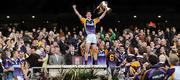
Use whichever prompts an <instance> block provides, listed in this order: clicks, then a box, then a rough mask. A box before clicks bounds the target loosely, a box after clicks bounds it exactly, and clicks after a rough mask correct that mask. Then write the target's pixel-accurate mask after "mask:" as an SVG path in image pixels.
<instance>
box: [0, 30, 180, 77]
mask: <svg viewBox="0 0 180 80" xmlns="http://www.w3.org/2000/svg"><path fill="white" fill-rule="evenodd" d="M56 31H58V30H56ZM56 31H51V30H46V28H42V29H35V28H33V29H32V31H23V30H20V31H18V30H16V28H8V30H7V32H3V33H2V32H0V70H1V71H0V72H1V74H0V78H4V79H6V80H12V79H16V80H24V79H26V80H28V74H29V69H31V68H32V67H42V66H47V65H72V64H74V62H73V60H72V59H73V56H81V57H82V58H83V56H84V44H85V38H86V37H85V36H86V35H85V33H84V32H83V30H82V31H76V32H70V31H69V32H64V31H63V30H62V29H60V30H59V32H56ZM77 32H78V33H77ZM120 32H123V34H118V33H120ZM96 36H97V40H98V43H97V45H98V52H99V53H100V52H101V53H104V54H105V57H106V64H107V65H110V66H111V65H113V66H120V67H122V68H125V72H124V75H125V76H126V77H127V78H131V79H136V80H163V79H174V80H179V79H180V78H179V77H178V75H180V73H179V72H180V71H179V72H178V70H180V69H179V68H180V66H179V65H180V63H179V58H180V34H178V33H177V32H176V29H175V27H170V28H166V29H165V30H161V29H149V28H143V29H140V28H138V27H134V29H128V28H127V29H124V30H120V31H117V30H113V29H111V28H109V29H108V31H105V30H103V27H101V29H100V31H99V32H97V33H96ZM111 54H113V56H112V55H111ZM82 61H83V59H82ZM82 64H83V63H82ZM38 71H39V70H37V71H36V72H38Z"/></svg>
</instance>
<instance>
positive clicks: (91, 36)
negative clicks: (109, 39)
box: [72, 2, 109, 65]
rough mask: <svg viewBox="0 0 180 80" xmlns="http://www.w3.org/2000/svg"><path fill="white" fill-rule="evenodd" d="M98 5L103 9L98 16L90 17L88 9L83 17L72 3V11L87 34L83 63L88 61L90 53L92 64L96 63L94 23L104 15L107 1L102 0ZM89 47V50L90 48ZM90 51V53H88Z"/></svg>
mask: <svg viewBox="0 0 180 80" xmlns="http://www.w3.org/2000/svg"><path fill="white" fill-rule="evenodd" d="M100 5H102V6H100ZM100 5H99V6H98V7H99V8H101V9H103V13H102V14H101V16H100V17H97V18H94V19H92V13H91V12H90V11H87V12H86V15H85V17H83V16H82V15H81V14H80V13H79V12H78V11H77V9H76V5H73V6H72V7H73V9H74V12H75V13H76V15H77V16H78V17H79V19H80V21H81V23H82V24H83V26H84V30H85V32H86V34H87V37H86V40H85V53H84V57H85V64H86V65H87V63H88V55H89V54H90V53H91V57H93V64H97V55H98V52H97V49H98V48H97V39H96V24H97V23H98V22H100V20H101V19H103V17H104V16H105V15H106V13H107V11H108V10H107V9H109V8H108V7H107V3H105V2H102V3H101V4H100ZM90 47H91V50H90ZM89 52H90V53H89Z"/></svg>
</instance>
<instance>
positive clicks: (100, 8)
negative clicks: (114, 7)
mask: <svg viewBox="0 0 180 80" xmlns="http://www.w3.org/2000/svg"><path fill="white" fill-rule="evenodd" d="M95 10H98V14H101V13H103V12H104V11H105V10H107V12H108V13H109V12H111V8H109V7H108V3H107V1H102V2H101V3H100V4H99V5H98V7H97V8H96V9H95Z"/></svg>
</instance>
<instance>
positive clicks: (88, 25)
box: [80, 18, 100, 34]
mask: <svg viewBox="0 0 180 80" xmlns="http://www.w3.org/2000/svg"><path fill="white" fill-rule="evenodd" d="M80 21H81V23H82V24H83V25H84V29H85V31H86V34H92V33H93V34H95V32H96V24H97V23H98V22H100V19H99V18H95V19H91V20H88V19H86V18H80Z"/></svg>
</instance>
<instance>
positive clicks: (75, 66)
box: [31, 65, 107, 77]
mask: <svg viewBox="0 0 180 80" xmlns="http://www.w3.org/2000/svg"><path fill="white" fill-rule="evenodd" d="M106 68H107V65H48V66H47V67H32V68H31V77H33V76H34V70H35V69H49V70H50V69H106Z"/></svg>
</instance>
